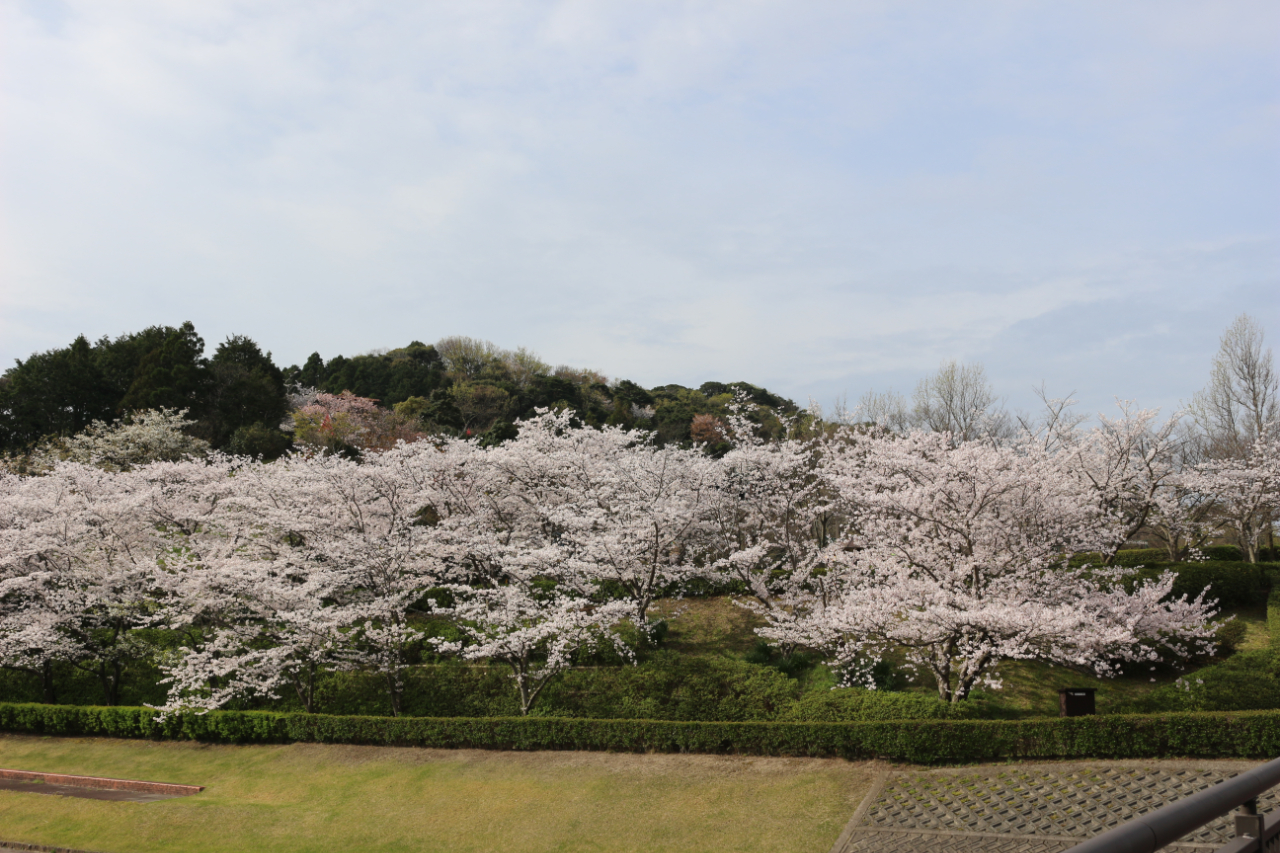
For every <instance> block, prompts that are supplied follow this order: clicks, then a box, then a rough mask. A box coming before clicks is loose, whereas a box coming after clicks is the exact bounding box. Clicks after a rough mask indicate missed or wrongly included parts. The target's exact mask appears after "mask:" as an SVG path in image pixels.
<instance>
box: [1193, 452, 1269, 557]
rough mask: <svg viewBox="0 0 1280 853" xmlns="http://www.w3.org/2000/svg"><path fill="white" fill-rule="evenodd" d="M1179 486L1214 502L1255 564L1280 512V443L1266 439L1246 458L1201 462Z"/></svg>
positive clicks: (1244, 551) (1237, 541) (1238, 542)
mask: <svg viewBox="0 0 1280 853" xmlns="http://www.w3.org/2000/svg"><path fill="white" fill-rule="evenodd" d="M1271 432H1274V430H1272V431H1271ZM1178 483H1179V485H1180V486H1182V487H1183V488H1185V489H1187V490H1188V491H1189V492H1191V493H1192V494H1194V495H1197V496H1200V497H1201V498H1202V499H1207V500H1210V501H1212V503H1213V506H1214V508H1215V510H1216V513H1217V515H1218V518H1219V520H1220V521H1221V523H1222V526H1223V527H1224V528H1226V529H1228V530H1230V531H1231V533H1232V535H1233V537H1234V538H1235V540H1236V543H1237V544H1238V545H1239V546H1240V550H1241V551H1242V552H1243V553H1244V555H1245V559H1246V560H1248V561H1249V562H1250V563H1256V562H1257V561H1258V546H1259V542H1260V541H1261V539H1262V536H1263V534H1264V533H1266V532H1267V531H1268V530H1269V529H1270V528H1271V525H1272V523H1273V522H1272V519H1273V518H1274V515H1275V512H1276V511H1277V509H1280V439H1278V438H1276V437H1274V436H1273V435H1264V436H1263V437H1262V438H1260V439H1258V440H1256V441H1255V442H1254V443H1253V445H1252V447H1251V448H1250V450H1249V452H1248V455H1246V456H1244V457H1243V458H1227V459H1214V460H1209V461H1206V462H1202V463H1200V464H1199V465H1197V466H1195V468H1193V469H1192V470H1190V471H1187V472H1185V473H1183V474H1182V475H1181V476H1180V477H1179V478H1178Z"/></svg>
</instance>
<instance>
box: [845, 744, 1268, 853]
mask: <svg viewBox="0 0 1280 853" xmlns="http://www.w3.org/2000/svg"><path fill="white" fill-rule="evenodd" d="M1258 763H1259V762H1256V761H1146V762H1136V761H1113V762H1100V761H1092V762H1070V763H1068V762H1063V763H1048V764H1001V765H980V766H974V767H963V768H948V769H940V770H907V769H903V770H895V771H888V772H886V773H883V774H881V776H880V777H879V778H878V779H877V781H876V784H875V785H873V786H872V789H871V791H870V792H869V793H868V794H867V796H866V797H865V798H864V799H863V801H862V804H861V806H859V808H858V811H857V812H856V813H855V814H854V816H853V818H852V819H851V820H850V821H849V824H848V825H847V826H846V827H845V830H844V832H843V833H842V834H841V836H840V838H839V840H837V841H836V844H835V846H834V847H832V849H831V853H917V851H919V853H1061V851H1063V850H1066V849H1068V848H1069V847H1071V846H1072V845H1075V844H1078V843H1080V842H1081V841H1083V840H1084V839H1086V838H1090V837H1092V836H1095V835H1099V834H1101V833H1102V832H1105V831H1106V830H1108V829H1110V828H1112V827H1113V826H1116V825H1118V824H1120V823H1123V822H1124V821H1126V820H1128V819H1129V818H1131V817H1134V816H1136V815H1139V814H1142V813H1143V812H1146V811H1150V810H1151V809H1154V808H1158V807H1160V806H1162V805H1164V804H1166V803H1169V802H1172V801H1173V800H1177V799H1180V798H1182V797H1185V796H1187V795H1189V794H1193V793H1195V792H1196V791H1200V790H1203V789H1204V788H1207V787H1209V786H1210V785H1213V784H1216V783H1217V782H1220V781H1222V780H1223V779H1227V778H1229V777H1231V776H1234V775H1236V774H1237V773H1240V772H1242V771H1244V770H1248V769H1250V768H1252V767H1256V766H1257V765H1258ZM1259 806H1260V807H1261V808H1262V809H1263V810H1270V809H1273V808H1276V807H1277V806H1280V796H1277V792H1276V791H1274V790H1273V791H1271V792H1269V793H1268V794H1266V795H1265V796H1264V797H1263V798H1262V799H1261V801H1260V802H1259ZM1231 824H1232V819H1231V818H1230V817H1224V818H1221V819H1219V820H1218V821H1216V822H1215V823H1213V824H1211V825H1210V826H1207V827H1204V828H1203V829H1201V830H1200V831H1198V832H1196V833H1194V834H1192V835H1190V836H1188V837H1186V838H1184V839H1182V840H1181V841H1180V842H1178V843H1177V844H1175V845H1172V846H1170V847H1168V848H1166V849H1168V850H1170V851H1187V853H1191V851H1205V853H1208V851H1212V850H1215V849H1216V848H1218V847H1220V846H1221V845H1223V844H1225V843H1226V842H1227V841H1228V840H1230V838H1231V837H1232V832H1231Z"/></svg>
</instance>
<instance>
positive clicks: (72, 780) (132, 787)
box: [0, 770, 204, 849]
mask: <svg viewBox="0 0 1280 853" xmlns="http://www.w3.org/2000/svg"><path fill="white" fill-rule="evenodd" d="M0 779H13V780H15V781H18V782H45V783H47V784H50V785H71V786H72V787H75V788H106V789H108V790H112V791H137V792H139V793H143V794H168V795H169V796H171V797H189V796H191V795H192V794H198V793H200V792H201V791H203V790H204V786H203V785H171V784H169V783H168V782H141V781H138V780H136V779H108V778H106V777H103V776H68V775H67V774H65V773H36V772H33V771H31V770H0ZM33 849H34V848H33Z"/></svg>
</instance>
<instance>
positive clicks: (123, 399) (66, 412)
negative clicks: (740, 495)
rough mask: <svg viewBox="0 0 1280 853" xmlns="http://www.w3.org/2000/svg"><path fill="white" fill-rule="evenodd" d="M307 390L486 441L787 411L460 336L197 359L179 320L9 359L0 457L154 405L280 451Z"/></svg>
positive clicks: (243, 346)
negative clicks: (564, 424) (550, 415)
mask: <svg viewBox="0 0 1280 853" xmlns="http://www.w3.org/2000/svg"><path fill="white" fill-rule="evenodd" d="M306 388H314V389H317V390H319V391H323V392H327V393H331V394H340V393H341V392H343V391H349V392H350V393H351V394H354V395H356V396H359V397H367V398H371V399H373V400H375V401H377V403H378V405H379V406H380V407H382V408H384V409H387V410H394V411H395V412H397V413H398V414H400V415H402V416H403V417H406V418H409V419H411V420H412V421H413V423H414V426H415V427H417V428H419V429H421V430H423V431H426V432H441V433H448V434H454V435H463V434H472V435H486V434H487V435H488V436H489V437H490V439H491V440H495V441H496V440H501V439H502V438H503V437H504V436H508V435H513V434H514V430H513V429H512V426H511V425H512V424H513V423H514V422H515V421H518V420H520V419H521V418H524V417H526V416H528V415H530V414H531V413H532V412H533V411H534V410H535V409H537V408H539V407H544V406H545V407H554V408H563V407H568V408H572V409H573V410H574V411H576V412H577V413H578V416H579V417H580V418H581V419H582V421H583V422H585V423H587V424H591V425H597V426H598V425H601V424H616V425H621V426H626V427H640V428H645V429H651V430H653V431H654V432H655V433H656V434H657V436H658V437H659V439H660V440H661V441H663V442H683V441H690V440H700V441H711V442H712V443H714V441H715V439H716V437H717V427H716V423H718V421H717V420H716V417H717V416H719V415H721V414H723V413H724V412H725V410H726V406H727V404H728V402H729V401H730V399H731V398H732V396H733V394H734V393H735V392H736V391H739V390H741V391H744V392H746V393H747V394H748V395H749V396H750V397H751V399H752V400H753V401H754V402H756V403H758V404H759V405H761V406H763V407H766V409H767V410H769V411H773V412H778V413H793V412H795V411H797V407H796V405H795V403H793V402H792V401H791V400H787V399H784V398H783V397H780V396H778V395H776V394H772V393H770V392H769V391H767V390H765V389H764V388H760V387H757V386H754V385H751V384H749V383H746V382H705V383H703V384H702V385H701V386H699V387H698V388H686V387H684V386H682V385H661V386H658V387H655V388H644V387H641V386H640V385H638V384H636V383H635V382H632V381H630V380H627V379H613V380H610V379H609V378H608V377H606V376H604V375H602V374H600V373H597V372H595V371H593V370H582V369H576V368H571V367H567V366H559V367H552V366H551V365H549V364H547V363H545V362H543V361H542V360H541V359H539V358H538V357H537V356H536V355H534V354H533V353H530V352H528V351H527V350H524V349H516V350H507V349H503V348H501V347H498V346H496V345H494V344H491V343H489V342H487V341H477V340H474V339H471V338H464V337H452V338H444V339H442V340H440V341H437V342H436V343H435V344H423V343H421V342H418V341H413V342H411V343H409V344H408V345H407V346H404V347H400V348H397V349H391V350H386V351H378V352H374V353H368V354H364V355H355V356H350V357H348V356H342V355H337V356H334V357H333V358H331V359H329V360H328V361H326V360H325V359H323V358H322V357H321V356H320V354H319V353H313V354H312V355H311V357H310V358H308V359H307V361H306V363H305V364H303V365H302V366H300V367H299V366H297V365H291V366H288V367H280V366H278V365H276V364H275V362H274V361H273V359H272V357H271V353H270V352H265V351H263V349H262V348H261V347H260V346H259V345H258V344H257V343H256V342H254V341H252V340H250V339H249V338H247V337H244V336H240V335H233V336H232V337H230V338H228V339H227V340H226V341H224V342H223V343H221V344H219V345H218V346H217V347H216V348H215V349H214V350H213V352H212V354H206V351H205V343H204V340H203V339H202V338H201V337H200V336H199V334H197V332H196V329H195V327H194V325H192V324H191V323H190V322H187V323H183V324H182V325H181V326H180V327H177V328H174V327H171V326H152V327H150V328H147V329H144V330H142V331H140V332H135V333H130V334H124V335H121V336H119V337H117V338H115V339H111V338H108V337H103V338H101V339H100V340H98V341H97V342H95V343H90V342H89V341H88V340H87V339H86V338H85V337H84V336H80V337H78V338H76V339H75V340H74V341H73V342H72V343H71V344H70V345H68V346H66V347H63V348H61V349H52V350H49V351H47V352H42V353H35V354H33V355H32V356H31V357H29V358H27V359H26V360H25V361H18V362H17V363H16V364H15V365H14V366H13V367H11V368H9V369H8V370H7V371H6V372H5V373H4V374H3V376H0V452H9V453H14V452H21V451H23V450H25V449H28V448H30V447H31V446H32V445H34V444H35V443H37V442H39V441H40V440H41V439H45V438H48V437H51V436H69V435H72V434H75V433H78V432H80V431H81V430H83V429H84V428H85V427H87V426H89V425H90V424H91V423H92V422H94V421H98V420H100V421H106V422H110V421H113V420H116V419H119V418H121V417H123V416H125V415H127V414H128V413H129V412H133V411H139V410H144V409H157V408H170V409H185V410H187V412H188V413H189V414H188V416H189V417H190V418H192V419H194V420H195V421H196V423H195V425H194V426H193V427H192V428H191V429H192V432H193V433H195V434H196V435H197V436H198V437H199V438H203V439H204V440H206V441H208V442H210V444H212V445H213V446H214V447H216V448H228V447H231V448H232V449H235V450H237V451H240V452H252V451H255V450H257V451H270V449H272V448H280V447H282V446H287V437H286V436H285V435H283V434H282V433H281V432H280V430H279V426H280V424H281V423H286V424H287V423H288V418H289V413H290V411H291V410H292V409H293V408H294V407H295V406H296V405H297V403H298V399H299V398H298V395H297V392H298V390H299V389H306ZM291 392H292V393H293V397H291V396H290V395H291ZM699 415H701V416H703V417H702V418H699V417H698V416H699Z"/></svg>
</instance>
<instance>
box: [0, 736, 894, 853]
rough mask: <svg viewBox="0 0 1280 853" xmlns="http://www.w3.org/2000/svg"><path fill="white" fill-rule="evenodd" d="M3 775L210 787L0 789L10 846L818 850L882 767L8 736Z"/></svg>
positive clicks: (2, 831) (197, 852)
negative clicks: (186, 790) (195, 790)
mask: <svg viewBox="0 0 1280 853" xmlns="http://www.w3.org/2000/svg"><path fill="white" fill-rule="evenodd" d="M0 767H4V768H10V769H19V770H38V771H45V772H57V773H74V774H83V775H97V776H114V777H122V778H130V779H146V780H151V781H159V782H176V783H181V784H194V785H205V786H207V789H206V790H205V791H204V792H203V793H201V794H198V795H196V796H193V797H183V798H178V799H172V800H164V801H160V802H153V803H126V802H110V801H101V800H83V799H72V798H66V797H58V796H50V795H47V794H30V793H19V792H12V791H0V839H3V840H6V841H20V842H28V843H38V844H48V845H59V846H67V847H77V848H82V849H89V850H98V851H108V853H114V851H119V853H143V851H165V853H170V851H178V850H180V851H183V853H202V852H203V851H253V850H270V851H282V853H283V852H285V851H343V853H355V851H361V853H363V851H401V850H403V851H451V853H453V851H497V850H501V851H504V853H508V851H509V853H517V851H578V850H581V851H600V852H601V853H606V851H641V850H653V851H695V850H696V851H732V850H743V851H775V850H776V851H792V850H794V851H806V852H807V853H811V851H815V850H825V849H827V848H829V847H830V846H831V844H832V843H834V841H835V839H836V837H837V836H838V835H839V834H840V830H841V829H842V828H843V826H844V824H845V822H846V821H848V819H849V818H850V816H852V814H853V811H854V809H855V808H856V807H857V803H858V802H859V801H860V800H861V798H862V796H863V795H864V794H865V793H866V791H867V788H868V786H869V784H870V781H871V778H872V775H873V773H874V772H875V769H876V768H875V765H873V764H869V763H868V764H862V763H852V762H847V761H841V760H837V759H789V758H751V757H735V756H706V755H629V754H612V753H581V752H538V753H519V752H484V751H479V750H457V751H451V750H429V749H396V748H385V747H364V746H330V745H319V744H292V745H287V746H210V745H201V744H192V743H155V742H147V741H125V740H108V739H81V738H40V737H26V736H16V735H7V736H0Z"/></svg>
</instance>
